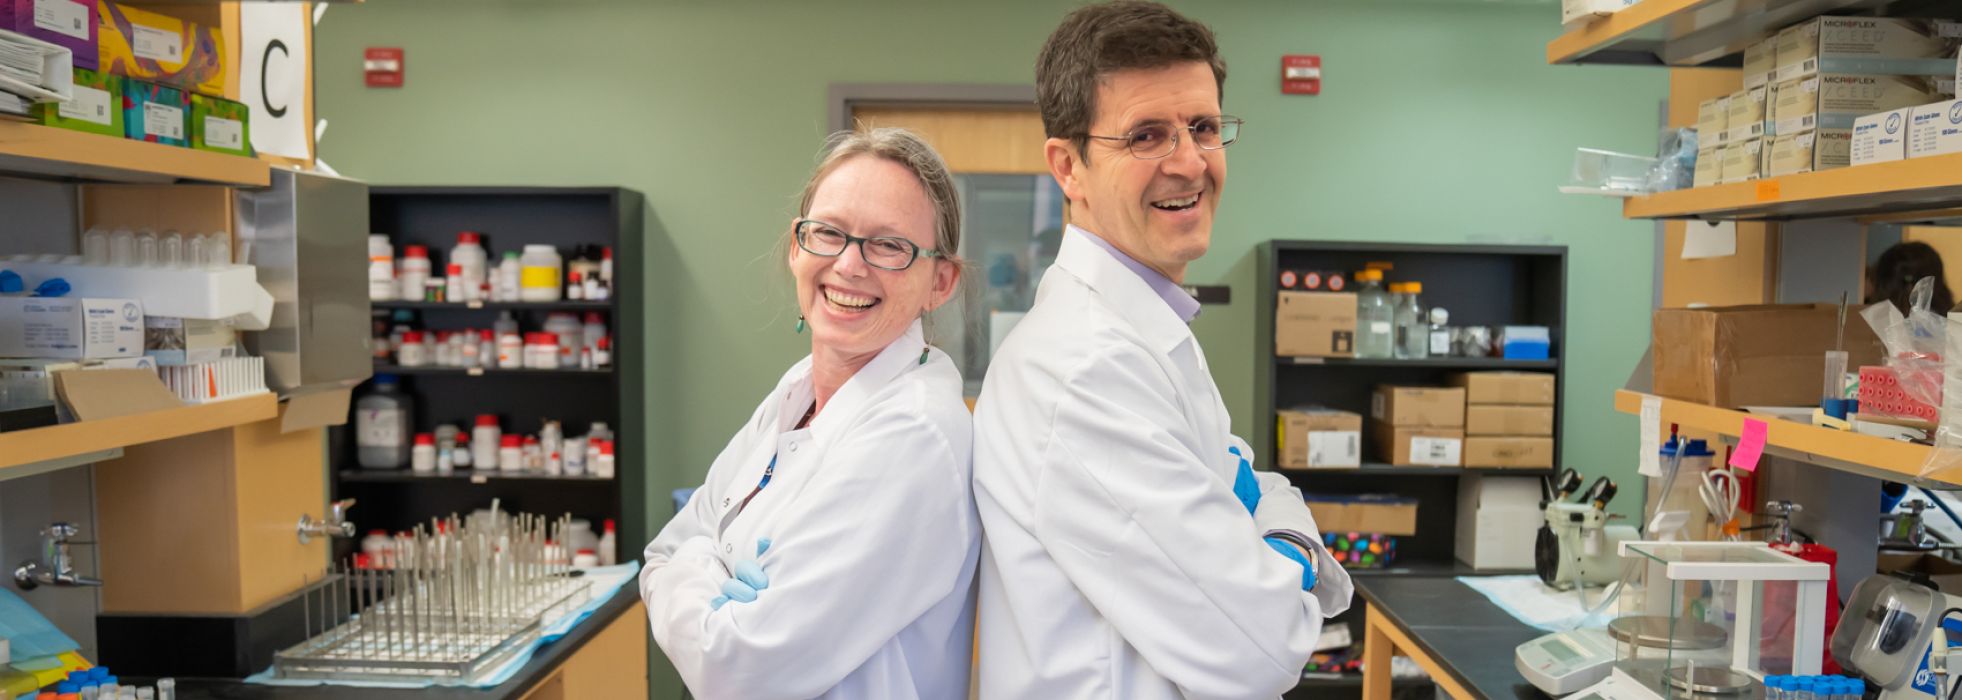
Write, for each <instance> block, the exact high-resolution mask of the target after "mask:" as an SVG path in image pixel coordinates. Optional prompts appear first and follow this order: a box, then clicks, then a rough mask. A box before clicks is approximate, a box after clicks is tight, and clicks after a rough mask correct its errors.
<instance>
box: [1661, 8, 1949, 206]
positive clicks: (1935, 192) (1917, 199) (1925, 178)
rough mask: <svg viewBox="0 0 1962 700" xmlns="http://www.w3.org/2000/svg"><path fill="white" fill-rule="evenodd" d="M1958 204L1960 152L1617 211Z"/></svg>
mask: <svg viewBox="0 0 1962 700" xmlns="http://www.w3.org/2000/svg"><path fill="white" fill-rule="evenodd" d="M1650 1H1651V2H1653V1H1654V0H1650ZM1636 7H1640V5H1636ZM1957 206H1962V153H1957V154H1951V155H1944V156H1929V157H1925V158H1910V159H1907V160H1899V161H1894V162H1891V163H1874V164H1870V165H1856V166H1852V167H1846V168H1834V169H1832V170H1825V171H1820V172H1816V173H1804V174H1800V175H1787V176H1784V177H1774V178H1768V179H1764V180H1751V181H1748V182H1737V183H1732V184H1728V185H1712V186H1709V187H1696V188H1691V189H1686V190H1676V191H1674V192H1662V193H1658V194H1652V195H1646V196H1642V197H1631V198H1629V199H1628V201H1627V202H1625V203H1623V205H1622V215H1623V216H1625V217H1627V218H1630V219H1738V220H1764V219H1773V220H1775V219H1817V218H1828V217H1840V216H1870V215H1878V214H1894V213H1905V212H1921V211H1931V210H1939V209H1953V208H1955V207H1957Z"/></svg>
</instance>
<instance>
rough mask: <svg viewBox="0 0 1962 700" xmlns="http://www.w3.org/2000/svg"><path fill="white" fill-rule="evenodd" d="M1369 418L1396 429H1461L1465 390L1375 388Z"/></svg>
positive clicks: (1399, 387) (1463, 416) (1387, 386)
mask: <svg viewBox="0 0 1962 700" xmlns="http://www.w3.org/2000/svg"><path fill="white" fill-rule="evenodd" d="M1369 417H1370V418H1373V419H1375V420H1376V422H1377V423H1380V424H1383V425H1393V426H1397V427H1400V428H1462V427H1464V426H1465V390H1464V389H1445V388H1439V387H1414V386H1389V385H1379V386H1377V387H1376V394H1375V396H1374V397H1372V398H1371V399H1370V406H1369Z"/></svg>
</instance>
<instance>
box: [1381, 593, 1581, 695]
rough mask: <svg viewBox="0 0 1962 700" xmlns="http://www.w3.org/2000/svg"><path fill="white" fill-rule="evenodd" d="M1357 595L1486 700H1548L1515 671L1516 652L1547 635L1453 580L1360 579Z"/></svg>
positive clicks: (1453, 675)
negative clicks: (1514, 659) (1521, 646)
mask: <svg viewBox="0 0 1962 700" xmlns="http://www.w3.org/2000/svg"><path fill="white" fill-rule="evenodd" d="M1355 584H1356V592H1357V593H1360V594H1362V597H1363V599H1364V600H1366V601H1368V602H1369V605H1370V606H1371V608H1372V609H1374V610H1375V611H1377V612H1380V613H1382V614H1383V615H1384V616H1386V617H1388V618H1390V619H1391V620H1392V621H1394V622H1396V623H1397V625H1398V626H1399V627H1402V628H1403V629H1404V630H1406V631H1407V632H1408V633H1409V635H1410V640H1411V641H1412V642H1413V643H1415V644H1416V645H1417V646H1418V647H1419V648H1420V649H1421V650H1422V651H1423V652H1424V654H1425V655H1427V656H1430V657H1431V659H1432V660H1435V661H1436V662H1437V663H1438V665H1439V666H1442V667H1444V671H1445V672H1446V673H1447V674H1450V676H1451V677H1452V678H1453V679H1454V680H1457V681H1458V682H1459V683H1460V684H1462V685H1464V686H1465V688H1467V689H1469V690H1470V691H1471V692H1473V693H1476V694H1478V696H1479V697H1480V698H1483V699H1484V700H1548V697H1547V695H1546V694H1545V693H1542V692H1540V689H1539V688H1535V687H1533V684H1531V683H1528V682H1526V679H1525V678H1524V677H1522V676H1520V675H1519V671H1518V670H1516V669H1515V668H1514V667H1513V657H1512V652H1513V649H1515V648H1517V647H1518V646H1519V645H1521V644H1524V643H1526V642H1529V641H1532V640H1534V639H1537V638H1539V637H1541V636H1544V635H1545V634H1546V633H1545V632H1542V631H1540V630H1539V629H1537V628H1534V627H1529V626H1527V625H1526V623H1523V622H1520V621H1519V620H1517V619H1515V618H1514V617H1513V616H1512V615H1511V614H1509V613H1507V612H1506V611H1504V610H1501V609H1499V606H1497V605H1493V604H1492V601H1490V600H1488V599H1486V597H1485V596H1484V594H1481V593H1479V592H1478V591H1474V590H1472V589H1471V587H1470V586H1466V585H1465V584H1463V583H1459V582H1458V580H1457V579H1454V578H1442V577H1439V578H1433V577H1428V576H1396V577H1360V576H1359V577H1356V578H1355Z"/></svg>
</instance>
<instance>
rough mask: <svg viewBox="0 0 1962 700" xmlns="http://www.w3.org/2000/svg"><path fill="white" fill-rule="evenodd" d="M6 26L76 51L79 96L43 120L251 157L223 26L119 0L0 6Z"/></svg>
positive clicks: (38, 109) (4, 1)
mask: <svg viewBox="0 0 1962 700" xmlns="http://www.w3.org/2000/svg"><path fill="white" fill-rule="evenodd" d="M78 23H79V24H78ZM0 28H4V29H9V30H13V31H19V32H22V33H25V34H28V35H29V36H33V37H36V38H41V39H44V40H47V41H50V42H53V43H56V44H60V45H61V46H63V47H66V48H68V49H70V50H72V51H73V52H74V85H73V88H74V96H73V98H71V99H70V100H68V101H66V102H49V103H43V104H39V105H36V106H35V110H34V118H35V120H36V121H38V122H40V123H41V124H44V125H47V126H53V127H59V128H63V129H73V130H76V131H84V132H89V133H95V134H102V135H105V136H120V137H124V138H129V139H134V140H138V141H149V142H152V143H160V144H165V145H171V146H183V147H189V148H195V149H198V150H205V151H213V152H218V153H227V154H231V155H240V156H250V155H252V146H251V138H250V133H251V132H250V127H249V124H250V119H249V118H248V110H247V108H246V106H245V105H243V104H240V103H238V102H234V101H231V100H227V99H225V97H224V95H225V80H226V77H227V75H229V74H230V72H231V70H232V69H233V65H232V61H235V60H236V58H235V57H231V56H227V55H226V53H225V39H224V34H223V33H222V32H221V31H220V30H219V29H218V28H217V27H210V26H204V25H200V24H197V23H195V22H189V21H185V20H181V19H178V18H175V17H170V16H167V15H162V14H158V13H155V12H150V11H147V10H143V9H138V8H136V7H131V6H128V5H123V4H119V3H116V2H113V1H112V0H0Z"/></svg>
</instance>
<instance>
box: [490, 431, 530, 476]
mask: <svg viewBox="0 0 1962 700" xmlns="http://www.w3.org/2000/svg"><path fill="white" fill-rule="evenodd" d="M497 470H498V471H501V472H504V473H506V474H510V473H513V472H521V471H524V470H525V453H524V447H523V444H522V443H521V442H520V440H519V438H518V436H516V435H506V436H504V437H503V438H500V439H499V440H498V443H497Z"/></svg>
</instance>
